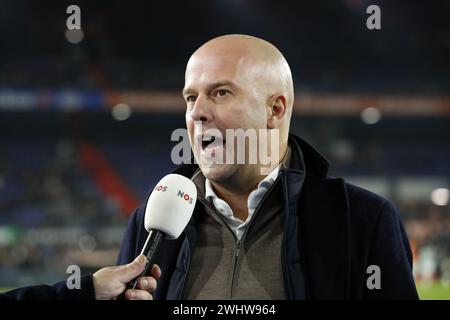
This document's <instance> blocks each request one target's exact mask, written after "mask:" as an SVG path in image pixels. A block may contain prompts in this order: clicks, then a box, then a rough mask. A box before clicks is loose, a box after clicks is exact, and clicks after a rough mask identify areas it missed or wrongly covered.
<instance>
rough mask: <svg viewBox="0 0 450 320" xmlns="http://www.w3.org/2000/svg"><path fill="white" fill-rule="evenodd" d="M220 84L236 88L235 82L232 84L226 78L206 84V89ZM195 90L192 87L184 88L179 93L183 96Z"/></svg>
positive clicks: (208, 89)
mask: <svg viewBox="0 0 450 320" xmlns="http://www.w3.org/2000/svg"><path fill="white" fill-rule="evenodd" d="M221 86H230V87H233V88H235V89H238V87H237V86H236V84H234V83H233V82H231V81H228V80H224V81H217V82H214V83H211V84H209V85H208V86H207V91H211V90H213V89H215V88H218V87H221ZM195 92H196V90H194V89H191V88H184V89H183V91H182V92H181V93H182V95H183V96H185V95H187V94H189V93H195Z"/></svg>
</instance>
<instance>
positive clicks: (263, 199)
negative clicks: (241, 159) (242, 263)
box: [199, 179, 279, 298]
mask: <svg viewBox="0 0 450 320" xmlns="http://www.w3.org/2000/svg"><path fill="white" fill-rule="evenodd" d="M278 181H279V179H276V180H275V182H274V183H273V184H272V185H271V186H270V187H269V189H268V190H267V191H266V193H265V194H264V196H263V197H262V199H261V200H260V202H259V203H258V205H257V207H256V208H255V212H254V213H253V215H252V217H251V219H250V221H249V224H248V226H247V228H246V229H245V231H244V233H243V235H242V238H241V240H238V238H237V236H236V234H235V233H234V232H233V230H231V228H230V227H229V226H228V224H227V222H226V221H225V219H224V218H223V217H222V216H221V215H220V214H218V213H217V211H216V210H215V208H213V207H212V205H211V204H210V203H209V202H208V201H206V200H204V199H199V201H200V202H201V203H203V205H205V206H206V207H207V208H209V209H210V210H211V212H212V213H213V214H214V215H215V216H216V217H218V218H219V219H220V220H221V221H222V222H223V223H224V224H225V226H226V227H227V229H228V230H229V231H230V232H231V233H232V235H233V237H234V239H235V240H236V252H235V259H234V267H233V275H232V278H231V291H230V298H232V296H233V291H234V286H235V277H236V271H237V267H238V259H239V254H240V251H241V248H242V245H243V242H244V240H245V238H246V236H247V232H248V230H249V229H250V226H251V224H252V222H253V220H254V219H255V217H256V215H257V213H258V212H259V211H260V210H259V209H260V208H261V206H262V204H263V202H264V201H265V199H266V198H267V197H268V196H269V194H270V192H271V191H272V189H273V188H274V187H275V185H276V184H277V183H279V182H278Z"/></svg>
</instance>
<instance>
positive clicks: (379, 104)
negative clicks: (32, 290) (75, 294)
mask: <svg viewBox="0 0 450 320" xmlns="http://www.w3.org/2000/svg"><path fill="white" fill-rule="evenodd" d="M70 4H77V5H78V6H80V8H81V26H82V31H69V32H68V31H67V30H66V19H67V17H68V14H66V8H67V6H69V5H70ZM371 4H377V5H379V6H380V8H381V23H382V24H381V26H382V29H381V30H375V31H370V30H368V29H367V28H366V19H367V17H368V15H367V14H366V8H367V6H368V5H371ZM0 8H1V9H0V288H1V289H0V290H2V289H7V288H13V287H17V286H24V285H30V284H41V283H54V282H56V281H60V280H64V279H65V278H66V277H67V274H66V268H67V266H68V265H71V264H77V265H79V266H81V268H82V271H83V273H87V272H90V271H95V270H96V269H98V268H100V267H103V266H107V265H113V264H115V260H116V257H117V252H118V248H119V245H120V241H121V238H122V236H123V232H124V230H125V227H126V223H127V218H128V216H129V215H130V213H131V212H132V210H133V208H134V207H135V206H137V205H138V204H139V203H140V202H141V201H143V200H145V195H146V193H147V192H148V190H149V189H151V188H152V186H154V184H155V183H156V182H157V181H158V180H159V179H160V178H161V177H162V176H163V175H165V174H166V173H168V172H169V171H170V170H171V169H172V168H173V167H174V165H173V164H172V163H171V161H170V151H171V148H172V147H173V145H175V143H176V142H171V140H170V137H171V133H172V131H173V130H174V129H176V128H183V127H184V114H183V113H184V103H183V100H182V98H181V94H180V90H181V88H182V86H183V81H184V67H185V63H186V62H187V59H188V57H189V55H190V54H191V53H192V52H193V51H194V50H195V48H197V47H198V46H199V45H201V44H202V43H204V42H205V41H207V40H209V39H210V38H212V37H215V36H218V35H221V34H226V33H246V34H252V35H255V36H259V37H262V38H264V39H267V40H268V41H271V42H272V43H274V44H275V45H276V46H277V47H278V48H280V50H281V51H282V52H283V53H284V54H285V56H286V58H287V60H288V61H289V63H290V65H291V68H292V71H293V76H294V80H295V85H296V94H297V96H296V104H295V111H294V112H295V115H294V119H293V124H292V131H293V132H295V133H297V134H299V135H300V136H302V137H304V138H305V139H306V140H308V141H310V142H311V143H313V144H314V145H315V146H316V147H317V148H318V149H319V150H320V151H321V152H322V153H323V154H324V155H326V156H327V157H328V158H329V159H330V161H331V163H332V166H331V168H332V173H333V174H334V175H339V176H344V177H345V178H347V179H349V180H350V181H352V182H354V183H356V184H359V185H361V186H363V187H366V188H368V189H370V190H372V191H374V192H377V193H379V194H381V195H383V196H385V197H387V198H389V199H391V200H392V201H393V202H394V203H395V204H396V205H397V206H398V207H399V209H400V211H401V214H402V218H403V220H404V222H405V225H406V228H407V232H408V236H409V239H410V242H411V246H412V248H413V251H414V275H415V278H416V281H417V284H418V287H419V291H420V296H421V297H422V298H424V299H450V210H449V208H450V207H449V186H450V141H449V137H450V126H449V124H450V19H448V14H449V13H450V2H448V1H387V0H385V1H366V0H339V1H325V0H320V1H308V2H305V3H300V2H299V1H295V2H294V1H292V2H289V1H276V2H273V1H244V0H242V1H238V0H234V1H228V0H218V1H208V2H206V1H183V2H178V1H152V2H150V1H148V2H137V1H136V2H134V1H122V2H119V1H99V2H96V3H95V4H93V3H92V1H71V2H67V1H54V2H50V1H42V2H37V1H24V0H14V1H4V0H2V1H0Z"/></svg>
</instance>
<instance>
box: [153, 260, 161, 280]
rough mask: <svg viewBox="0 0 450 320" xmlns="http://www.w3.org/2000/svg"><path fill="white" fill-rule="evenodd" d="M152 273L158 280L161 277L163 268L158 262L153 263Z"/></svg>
mask: <svg viewBox="0 0 450 320" xmlns="http://www.w3.org/2000/svg"><path fill="white" fill-rule="evenodd" d="M151 275H152V277H154V278H155V279H156V280H158V279H159V278H160V277H161V268H160V267H159V266H158V265H157V264H154V265H153V267H152V271H151Z"/></svg>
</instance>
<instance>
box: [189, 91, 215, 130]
mask: <svg viewBox="0 0 450 320" xmlns="http://www.w3.org/2000/svg"><path fill="white" fill-rule="evenodd" d="M190 117H191V118H192V120H194V121H201V122H202V123H203V122H210V121H212V118H213V115H212V112H211V108H210V106H209V102H208V99H205V98H203V97H202V95H199V96H198V97H197V99H196V100H195V104H194V107H193V108H192V110H191V112H190Z"/></svg>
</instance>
